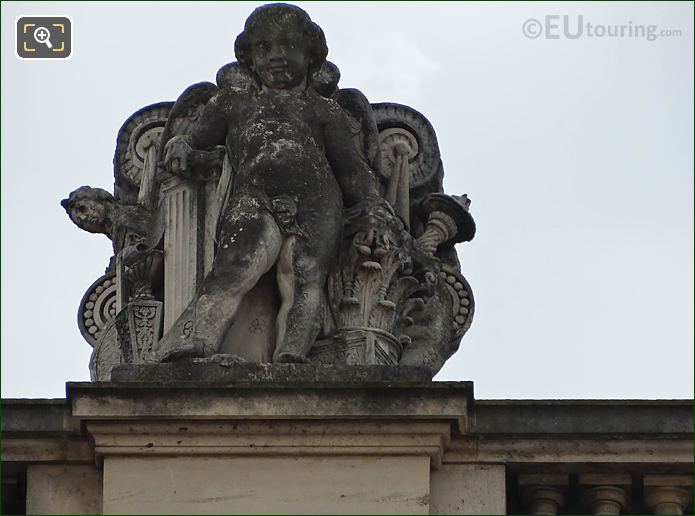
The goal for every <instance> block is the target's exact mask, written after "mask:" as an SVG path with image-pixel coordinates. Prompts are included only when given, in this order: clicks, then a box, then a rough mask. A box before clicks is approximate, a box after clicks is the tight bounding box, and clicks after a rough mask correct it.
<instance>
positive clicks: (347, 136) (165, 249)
mask: <svg viewBox="0 0 695 516" xmlns="http://www.w3.org/2000/svg"><path fill="white" fill-rule="evenodd" d="M234 50H235V56H236V58H237V61H236V62H232V63H227V64H225V65H224V66H222V67H221V68H220V69H219V71H218V73H217V84H213V83H209V82H200V83H197V84H194V85H192V86H190V87H188V88H186V89H185V90H184V91H183V93H182V94H181V95H180V96H179V98H178V99H177V100H176V102H163V103H158V104H153V105H151V106H148V107H145V108H143V109H141V110H139V111H137V112H136V113H134V114H133V115H132V116H131V117H130V118H129V119H128V120H127V121H126V122H125V123H124V124H123V127H122V128H121V130H120V131H119V133H118V141H117V145H116V155H115V158H114V175H115V189H114V194H113V195H112V194H110V193H109V192H106V191H104V190H101V189H98V188H91V187H81V188H79V189H77V190H75V191H74V192H72V193H71V194H70V197H69V198H68V199H66V200H65V201H64V202H63V205H64V207H65V209H66V211H67V212H68V215H69V216H70V218H71V219H72V220H73V222H75V224H77V225H78V226H79V227H80V228H82V229H84V230H86V231H90V232H95V233H104V234H106V235H107V236H108V237H109V238H111V240H113V243H114V257H113V258H112V259H111V262H110V265H109V269H108V274H107V275H106V276H104V277H102V278H100V279H99V280H98V281H97V282H95V283H94V284H93V285H92V286H91V287H90V289H88V291H87V293H86V294H85V299H83V302H82V303H81V305H80V315H79V318H78V319H79V324H80V329H81V331H82V334H83V335H84V337H85V339H86V340H87V341H88V342H89V343H90V345H92V346H93V347H94V348H95V349H94V353H93V357H92V360H91V364H90V370H91V373H92V379H93V380H97V381H109V380H111V379H112V377H111V370H112V369H113V367H114V366H117V365H119V364H121V363H124V364H132V363H137V362H139V361H143V360H145V361H148V360H159V361H161V362H172V361H179V360H186V359H191V358H209V357H212V356H213V355H216V354H219V353H234V354H235V355H237V357H238V360H237V361H238V362H239V363H243V362H251V363H265V362H269V361H272V362H274V363H307V362H311V363H318V364H333V365H338V366H343V367H351V366H355V365H379V364H381V365H392V366H399V365H403V366H422V367H425V368H426V369H428V370H429V376H430V378H431V377H433V376H434V374H435V373H436V372H437V371H438V370H439V369H440V368H441V367H442V366H443V364H444V362H445V361H446V360H447V359H448V358H449V357H450V356H451V355H452V354H453V353H454V352H456V350H457V349H458V346H459V343H460V340H461V337H462V336H463V334H464V333H465V332H466V331H467V330H468V328H469V327H470V325H471V322H472V319H473V314H474V300H473V294H472V290H471V288H470V286H469V284H468V282H467V281H466V279H465V278H464V276H463V275H462V274H461V271H460V265H459V263H458V259H457V256H456V252H455V250H454V245H455V244H456V243H459V242H464V241H469V240H471V239H472V238H473V236H474V234H475V223H474V221H473V218H472V216H471V215H470V213H469V205H470V201H469V200H468V197H467V196H465V195H464V196H460V197H459V196H451V195H446V194H444V192H443V187H442V177H443V166H442V162H441V157H440V151H439V145H438V143H437V137H436V134H435V131H434V129H433V127H432V126H431V124H430V123H429V122H428V121H427V119H426V118H425V117H424V116H423V115H422V114H421V113H419V112H417V111H416V110H414V109H412V108H410V107H408V106H403V105H400V104H395V103H380V104H370V102H369V100H368V99H367V98H366V97H365V96H364V94H362V93H361V92H360V91H359V90H356V89H354V88H340V87H339V84H338V83H339V80H340V71H339V69H338V67H337V66H336V65H335V64H334V63H329V62H327V61H326V55H327V52H328V48H327V44H326V38H325V36H324V34H323V31H322V30H321V28H320V27H318V25H316V24H315V23H314V22H313V21H311V19H310V17H309V15H308V14H307V13H306V12H304V11H303V10H302V9H300V8H298V7H296V6H292V5H287V4H270V5H265V6H262V7H259V8H258V9H256V10H255V11H253V13H252V14H251V15H250V16H249V18H248V19H247V21H246V24H245V26H244V30H243V32H242V33H241V34H239V36H238V37H237V39H236V43H235V46H234ZM155 257H159V258H158V259H156V260H155V259H154V258H155ZM162 262H163V266H160V265H162ZM145 305H147V306H146V307H145ZM143 307H144V308H143ZM145 315H152V317H149V318H147V317H144V316H145ZM139 316H141V317H139ZM114 319H118V321H119V323H118V324H116V325H115V326H114V324H113V320H114ZM145 319H147V320H145ZM161 319H163V322H161V321H160V320H161ZM114 378H119V377H118V376H117V377H114Z"/></svg>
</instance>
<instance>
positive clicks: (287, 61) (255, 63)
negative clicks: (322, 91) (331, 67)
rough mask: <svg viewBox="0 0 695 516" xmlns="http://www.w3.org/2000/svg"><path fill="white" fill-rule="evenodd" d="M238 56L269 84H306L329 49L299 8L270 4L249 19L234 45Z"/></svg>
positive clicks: (286, 87) (319, 66) (283, 87)
mask: <svg viewBox="0 0 695 516" xmlns="http://www.w3.org/2000/svg"><path fill="white" fill-rule="evenodd" d="M234 52H235V54H236V58H237V60H238V61H239V64H241V65H242V66H243V67H245V68H247V69H248V70H250V71H251V72H252V73H253V74H254V75H255V76H256V77H257V78H258V79H259V80H260V81H261V82H262V83H263V84H264V85H265V86H266V87H268V88H273V89H290V88H295V87H297V86H300V85H301V86H305V85H306V83H307V80H308V78H309V77H311V75H312V74H313V72H314V71H316V70H318V69H319V68H321V65H322V64H323V63H324V61H325V60H326V55H327V54H328V48H327V47H326V38H325V36H324V34H323V31H322V30H321V28H320V27H319V26H318V25H316V24H315V23H314V22H312V21H311V18H309V15H308V14H307V13H306V12H304V11H303V10H302V9H300V8H299V7H296V6H294V5H288V4H270V5H264V6H262V7H259V8H257V9H256V10H255V11H253V13H251V15H250V16H249V17H248V19H247V20H246V24H245V25H244V32H242V33H241V34H239V36H238V37H237V39H236V43H235V44H234Z"/></svg>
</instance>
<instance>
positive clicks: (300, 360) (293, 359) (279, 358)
mask: <svg viewBox="0 0 695 516" xmlns="http://www.w3.org/2000/svg"><path fill="white" fill-rule="evenodd" d="M273 361H274V362H275V363H276V364H308V363H309V360H307V359H306V358H304V357H303V356H301V355H297V354H295V353H291V352H289V351H283V352H282V353H278V354H277V355H276V356H275V359H274V360H273Z"/></svg>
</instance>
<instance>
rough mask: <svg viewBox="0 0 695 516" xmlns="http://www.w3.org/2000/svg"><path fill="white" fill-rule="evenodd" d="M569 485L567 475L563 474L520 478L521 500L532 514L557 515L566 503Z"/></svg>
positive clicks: (533, 475)
mask: <svg viewBox="0 0 695 516" xmlns="http://www.w3.org/2000/svg"><path fill="white" fill-rule="evenodd" d="M567 485H568V478H567V475H563V474H558V475H552V474H534V473H532V474H524V475H520V476H519V489H520V491H521V498H522V501H523V504H524V506H525V507H526V509H527V510H528V511H529V513H530V514H557V513H558V511H559V510H560V508H562V506H563V505H564V503H565V495H564V492H565V490H566V489H567Z"/></svg>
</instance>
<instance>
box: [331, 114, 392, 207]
mask: <svg viewBox="0 0 695 516" xmlns="http://www.w3.org/2000/svg"><path fill="white" fill-rule="evenodd" d="M326 106H327V107H326V112H325V120H324V143H325V146H326V157H327V158H328V162H329V164H330V165H331V169H332V170H333V173H334V174H335V177H336V179H337V181H338V184H339V185H340V189H341V190H342V192H343V201H344V203H345V205H346V206H347V207H350V206H353V205H355V204H358V203H360V202H363V201H372V202H377V201H378V200H380V199H381V195H380V194H379V181H378V180H377V178H376V176H375V174H374V172H372V171H371V170H370V168H369V166H368V165H367V163H366V162H365V161H364V160H363V159H362V157H361V156H360V155H359V153H358V152H357V149H356V148H355V144H354V143H353V140H352V135H351V134H350V130H349V125H348V124H349V122H348V120H347V117H346V115H345V113H344V112H343V110H342V109H341V108H340V107H339V106H338V104H335V103H333V102H330V101H329V102H327V103H326Z"/></svg>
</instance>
